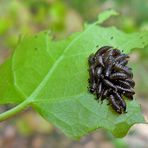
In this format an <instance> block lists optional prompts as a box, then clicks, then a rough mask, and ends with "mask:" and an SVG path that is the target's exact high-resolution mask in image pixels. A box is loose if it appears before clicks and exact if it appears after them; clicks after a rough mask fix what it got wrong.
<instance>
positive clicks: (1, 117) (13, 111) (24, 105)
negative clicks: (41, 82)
mask: <svg viewBox="0 0 148 148" xmlns="http://www.w3.org/2000/svg"><path fill="white" fill-rule="evenodd" d="M29 104H30V102H29V101H28V100H27V99H26V100H25V101H23V102H22V103H20V104H19V105H17V106H16V107H14V108H12V109H10V110H8V111H6V112H4V113H1V114H0V122H1V121H4V120H6V119H8V118H10V117H12V116H14V115H16V114H17V113H19V112H21V111H22V110H24V109H25V108H27V107H28V106H29Z"/></svg>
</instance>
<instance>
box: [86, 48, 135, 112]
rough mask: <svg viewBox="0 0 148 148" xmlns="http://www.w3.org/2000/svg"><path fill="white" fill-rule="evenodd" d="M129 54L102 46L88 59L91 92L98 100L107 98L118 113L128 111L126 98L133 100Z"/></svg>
mask: <svg viewBox="0 0 148 148" xmlns="http://www.w3.org/2000/svg"><path fill="white" fill-rule="evenodd" d="M128 58H129V56H128V55H127V54H124V53H122V52H121V51H120V50H118V49H114V48H113V47H110V46H104V47H101V48H100V49H99V50H98V51H97V52H96V53H95V54H91V55H90V56H89V59H88V64H89V80H88V82H89V92H90V93H92V94H94V95H96V99H97V100H99V99H100V100H101V101H103V100H104V99H107V100H108V102H109V104H110V105H111V106H112V108H113V110H115V111H116V112H117V113H119V114H122V113H126V102H125V101H124V98H125V97H126V98H128V99H130V100H133V95H134V94H135V92H134V89H133V88H134V86H135V82H134V81H133V73H132V69H131V68H129V67H128V66H127V64H128Z"/></svg>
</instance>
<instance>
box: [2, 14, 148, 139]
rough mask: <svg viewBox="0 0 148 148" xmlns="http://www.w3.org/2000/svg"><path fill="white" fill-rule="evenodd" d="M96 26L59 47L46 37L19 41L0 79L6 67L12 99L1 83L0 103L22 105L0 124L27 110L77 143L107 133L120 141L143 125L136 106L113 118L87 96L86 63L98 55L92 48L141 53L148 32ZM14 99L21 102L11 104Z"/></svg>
mask: <svg viewBox="0 0 148 148" xmlns="http://www.w3.org/2000/svg"><path fill="white" fill-rule="evenodd" d="M102 16H105V17H103V19H102V21H104V20H105V18H108V17H106V16H109V13H107V15H102ZM99 19H100V17H99ZM98 22H99V21H97V23H98ZM97 23H93V24H92V25H88V26H87V27H86V28H85V29H84V31H82V32H79V33H75V34H73V35H71V36H69V37H68V38H67V39H65V40H61V41H54V40H52V39H51V37H49V33H48V32H41V33H39V34H37V35H35V36H29V37H25V38H24V39H22V41H21V42H20V43H19V45H18V47H17V48H16V50H15V52H14V54H13V56H12V58H11V60H10V61H12V62H8V64H6V66H4V65H5V64H4V65H3V66H4V68H2V67H1V68H0V72H1V73H0V77H4V75H5V73H6V72H3V70H6V67H8V68H9V67H11V68H9V70H8V74H7V75H6V77H8V78H9V77H10V78H9V79H8V81H9V84H10V85H8V88H10V92H11V91H12V92H13V93H14V95H13V97H11V96H10V95H9V93H8V92H7V91H6V90H7V86H5V87H4V88H1V87H2V86H3V85H4V83H5V81H3V79H2V78H1V79H0V84H1V87H0V94H1V93H2V94H3V95H2V96H1V97H2V100H3V101H1V100H0V103H2V104H4V103H9V102H10V99H12V100H13V101H11V102H13V103H18V102H20V101H22V103H20V105H18V107H17V106H16V108H14V109H12V111H11V110H10V111H9V112H8V113H6V114H4V115H0V120H4V119H6V117H9V116H12V115H13V114H14V113H16V112H18V111H20V110H22V109H24V108H25V106H28V105H31V106H32V107H33V108H34V109H35V110H36V111H37V112H39V113H40V114H41V115H42V116H43V117H44V118H45V119H46V120H48V121H49V122H52V123H53V124H54V125H56V126H57V127H59V128H60V129H61V130H62V131H63V132H64V133H65V134H67V135H68V136H70V137H73V138H80V137H81V136H83V135H86V134H88V132H91V131H93V130H95V129H97V128H103V129H106V130H109V131H110V132H111V133H112V134H113V135H114V136H115V137H123V136H125V134H126V133H127V132H128V130H129V128H130V127H131V126H132V125H133V124H135V123H141V122H144V119H143V116H142V114H141V110H140V106H139V105H138V104H137V102H136V101H135V100H134V101H128V100H127V101H126V103H127V111H128V113H127V114H122V115H119V114H117V113H115V112H114V111H113V110H112V109H111V107H110V106H108V105H107V104H106V101H104V103H103V104H100V103H98V102H97V101H95V100H94V98H95V96H93V95H91V94H89V93H88V90H87V86H88V71H87V69H88V65H87V60H88V56H89V55H90V54H91V53H93V52H95V51H96V50H97V49H98V47H96V46H99V47H102V46H104V45H110V46H113V47H117V48H119V49H121V50H123V51H124V52H125V53H129V52H130V51H131V50H132V49H133V48H143V47H144V46H146V45H147V44H148V42H147V40H148V32H141V33H132V34H126V33H123V32H121V31H119V30H117V29H116V28H115V27H108V28H104V27H101V26H98V25H97ZM11 77H13V80H12V78H11ZM3 89H5V91H4V90H3ZM16 90H17V93H16V92H15V91H16ZM2 91H3V92H2ZM19 94H20V96H23V99H24V100H25V99H26V100H25V101H23V99H22V98H21V97H20V98H19V100H18V99H16V98H14V97H15V95H16V97H17V96H18V95H19ZM7 97H8V99H7ZM4 100H6V102H4Z"/></svg>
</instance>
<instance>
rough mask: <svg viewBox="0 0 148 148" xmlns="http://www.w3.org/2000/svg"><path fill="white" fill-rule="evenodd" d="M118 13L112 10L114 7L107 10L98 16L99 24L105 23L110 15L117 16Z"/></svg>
mask: <svg viewBox="0 0 148 148" xmlns="http://www.w3.org/2000/svg"><path fill="white" fill-rule="evenodd" d="M117 15H118V13H117V12H116V11H115V10H112V9H109V10H106V11H104V12H102V13H101V14H100V15H99V16H98V24H101V23H103V22H104V21H105V20H107V19H108V18H109V17H110V16H117Z"/></svg>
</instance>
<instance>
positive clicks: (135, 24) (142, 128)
mask: <svg viewBox="0 0 148 148" xmlns="http://www.w3.org/2000/svg"><path fill="white" fill-rule="evenodd" d="M109 8H112V9H115V10H117V11H118V12H119V13H120V14H121V16H120V17H116V18H115V17H113V18H111V19H110V20H109V21H107V22H105V23H104V26H113V25H115V26H117V27H118V28H119V29H121V30H123V31H125V32H135V31H143V30H147V31H148V0H85V1H82V0H0V63H2V62H3V61H4V60H5V59H6V58H7V57H9V55H10V54H11V53H12V52H13V49H15V47H16V45H17V43H18V41H19V39H20V38H21V36H23V35H24V34H32V33H35V32H39V31H41V30H47V29H50V30H51V31H52V34H53V37H54V38H55V39H62V38H65V37H67V36H68V35H69V34H71V33H72V32H76V31H81V30H82V28H83V23H84V21H85V22H92V21H94V20H95V19H96V18H97V15H98V13H100V12H101V11H103V10H106V9H109ZM130 64H131V66H132V67H133V69H134V75H135V76H134V79H135V81H136V96H135V97H136V98H137V100H138V102H139V103H140V104H141V106H142V111H143V113H144V116H145V119H146V121H148V107H147V106H148V91H147V89H148V47H147V48H145V49H135V50H134V51H133V52H132V53H131V63H130ZM9 108H10V106H9V105H6V106H2V107H0V112H2V111H5V110H7V109H9ZM5 147H6V148H20V147H22V148H114V147H115V148H116V147H117V148H127V147H131V148H133V147H134V148H147V147H148V126H147V125H135V126H134V127H133V128H132V129H131V130H130V132H129V134H128V135H127V136H126V137H125V138H123V139H114V138H113V137H112V136H111V135H110V134H109V133H107V132H105V131H103V130H99V131H97V132H94V133H92V134H90V135H88V136H86V137H84V138H82V139H81V140H80V141H73V140H70V139H68V138H67V137H65V136H64V135H63V134H62V133H61V132H60V131H59V130H58V129H56V128H54V127H53V126H52V125H50V124H49V123H47V122H46V121H45V120H44V119H42V118H41V117H40V116H39V115H37V114H36V113H34V112H33V111H32V110H31V109H28V110H27V111H26V112H25V113H22V114H21V115H18V116H16V117H15V118H14V119H11V120H8V121H5V122H3V123H0V148H5Z"/></svg>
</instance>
